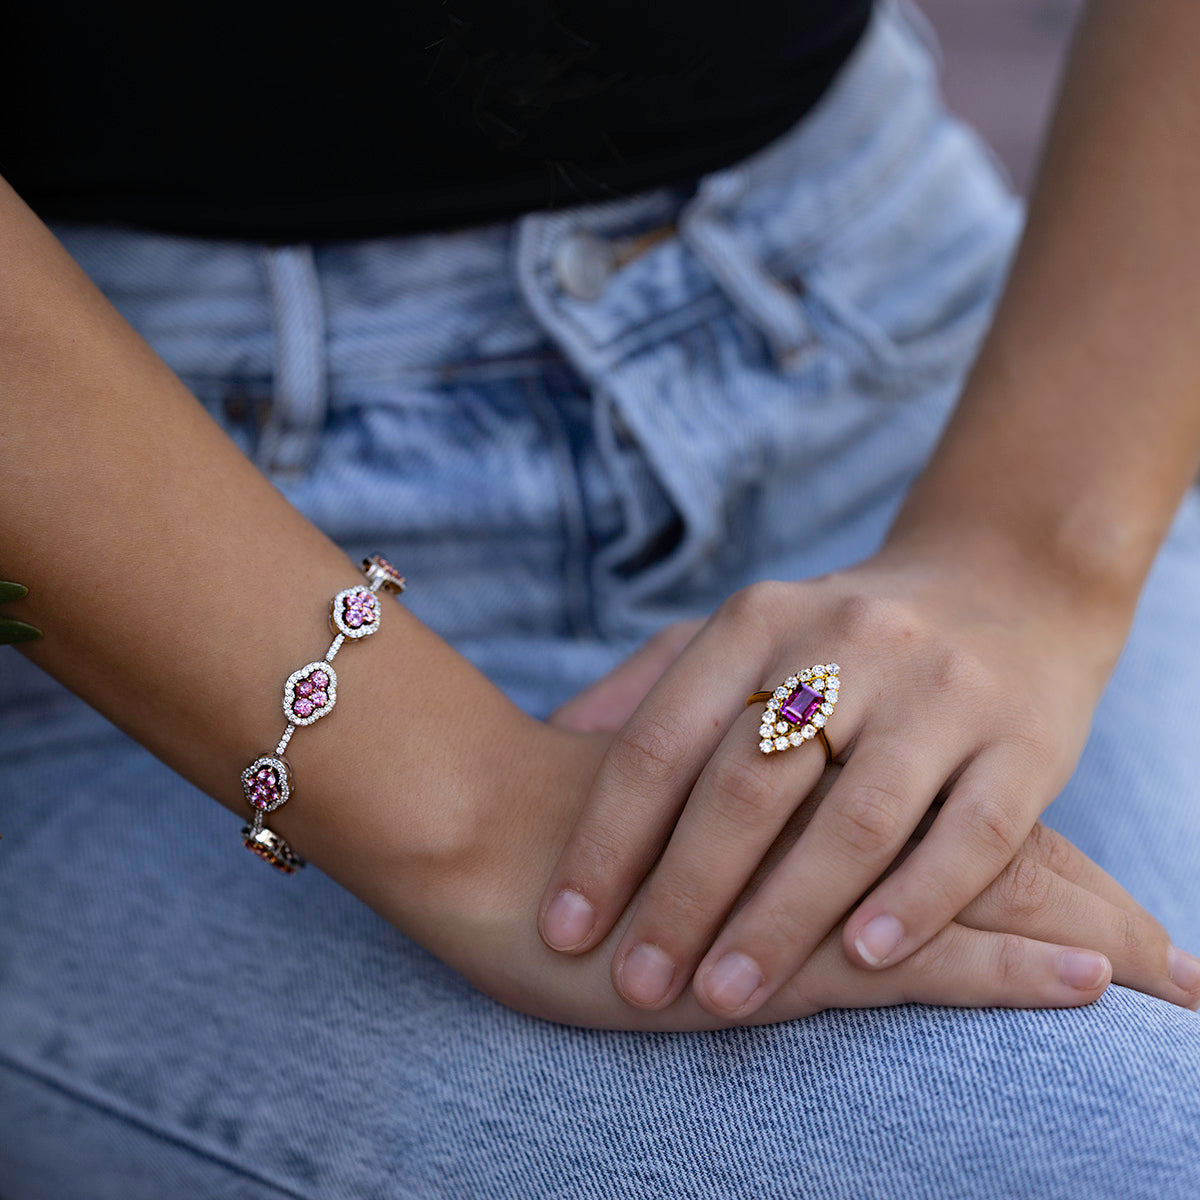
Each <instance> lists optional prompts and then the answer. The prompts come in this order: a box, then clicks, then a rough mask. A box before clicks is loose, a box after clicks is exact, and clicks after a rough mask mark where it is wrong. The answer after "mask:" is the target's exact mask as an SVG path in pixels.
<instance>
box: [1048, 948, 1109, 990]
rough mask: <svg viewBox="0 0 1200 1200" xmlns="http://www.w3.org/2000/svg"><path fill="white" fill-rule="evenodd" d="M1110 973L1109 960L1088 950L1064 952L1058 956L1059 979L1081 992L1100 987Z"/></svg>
mask: <svg viewBox="0 0 1200 1200" xmlns="http://www.w3.org/2000/svg"><path fill="white" fill-rule="evenodd" d="M1107 971H1108V960H1107V959H1106V958H1104V957H1103V955H1100V954H1092V953H1091V952H1090V951H1087V950H1064V951H1063V952H1062V953H1061V954H1060V955H1059V956H1058V977H1059V978H1060V979H1061V980H1062V981H1063V983H1066V984H1069V985H1070V986H1071V987H1073V988H1078V989H1079V990H1080V991H1081V992H1090V991H1092V990H1093V989H1094V988H1098V987H1099V986H1100V983H1101V981H1102V980H1103V979H1104V976H1105V973H1106V972H1107Z"/></svg>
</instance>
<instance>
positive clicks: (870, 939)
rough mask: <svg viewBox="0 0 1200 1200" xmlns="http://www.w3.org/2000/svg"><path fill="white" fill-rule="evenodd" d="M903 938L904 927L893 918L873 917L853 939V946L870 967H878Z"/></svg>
mask: <svg viewBox="0 0 1200 1200" xmlns="http://www.w3.org/2000/svg"><path fill="white" fill-rule="evenodd" d="M903 936H904V926H903V925H901V924H900V922H899V921H897V920H896V918H895V917H889V916H882V917H873V918H872V919H871V920H869V921H868V922H867V923H866V925H864V926H863V928H862V932H861V933H859V935H858V937H856V938H855V939H854V946H855V948H856V949H857V950H858V952H859V954H861V955H862V956H863V958H865V959H866V960H867V962H869V963H870V964H871V966H873V967H878V966H879V965H880V964H881V963H883V962H884V961H885V960H886V959H887V956H888V955H889V954H891V952H892V951H893V950H895V948H896V947H897V946H898V945H900V939H901V938H902V937H903Z"/></svg>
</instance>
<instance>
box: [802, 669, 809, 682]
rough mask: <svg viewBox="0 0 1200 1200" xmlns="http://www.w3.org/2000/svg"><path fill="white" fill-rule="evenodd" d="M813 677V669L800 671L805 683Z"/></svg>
mask: <svg viewBox="0 0 1200 1200" xmlns="http://www.w3.org/2000/svg"><path fill="white" fill-rule="evenodd" d="M811 678H812V672H811V671H808V670H804V671H801V672H800V679H801V681H802V682H805V683H807V682H808V680H810V679H811Z"/></svg>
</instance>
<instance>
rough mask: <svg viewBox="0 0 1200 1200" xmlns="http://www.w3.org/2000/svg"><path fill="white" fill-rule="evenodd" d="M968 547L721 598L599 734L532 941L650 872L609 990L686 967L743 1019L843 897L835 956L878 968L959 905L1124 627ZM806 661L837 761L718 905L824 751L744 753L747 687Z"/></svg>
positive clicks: (1017, 830)
mask: <svg viewBox="0 0 1200 1200" xmlns="http://www.w3.org/2000/svg"><path fill="white" fill-rule="evenodd" d="M975 566H977V564H974V563H969V564H968V563H963V564H960V563H957V562H955V561H952V560H951V561H946V562H940V561H938V560H936V559H934V558H931V559H930V560H929V561H922V560H921V559H920V558H919V557H917V556H915V555H913V554H908V555H901V554H899V553H892V554H881V555H879V556H877V557H876V558H875V559H872V560H870V561H868V562H866V563H864V564H862V565H860V566H858V567H855V568H853V569H851V570H847V571H844V572H839V573H836V574H832V575H828V576H824V577H821V578H818V579H814V580H809V581H805V582H800V583H775V582H771V583H762V584H757V585H754V586H752V587H750V588H747V589H745V590H743V591H741V592H739V593H737V594H735V595H734V596H733V597H732V598H731V599H730V600H729V601H728V602H727V603H726V604H724V605H723V606H722V607H721V609H719V610H718V612H717V613H716V614H714V616H713V617H712V618H710V619H709V621H707V622H706V623H705V624H704V625H703V627H702V628H701V629H700V630H699V632H696V633H695V635H694V636H693V637H691V639H690V641H688V642H687V644H686V646H685V647H684V649H683V651H682V653H680V654H679V656H678V658H677V659H676V660H675V661H674V662H672V663H671V665H670V666H669V667H667V669H666V671H665V673H664V674H663V675H662V677H661V678H660V679H659V680H658V681H657V682H656V683H655V684H654V685H653V686H652V687H651V688H650V690H649V692H648V694H647V695H646V696H645V698H644V699H643V700H642V702H641V703H640V704H639V705H638V706H637V709H636V711H635V712H634V713H633V715H632V716H631V717H630V718H629V720H628V721H627V723H626V724H625V725H624V726H623V728H621V729H620V731H619V732H618V733H617V735H616V737H615V738H614V740H613V742H612V745H611V747H610V748H609V750H608V752H607V754H606V755H605V757H604V759H603V761H602V763H601V765H600V769H599V771H598V772H597V775H596V779H595V781H594V783H593V785H592V788H591V791H590V795H589V797H588V800H587V802H586V804H585V807H584V810H583V812H582V813H581V815H580V818H579V820H578V822H577V823H576V826H575V828H574V830H573V831H572V834H571V837H570V839H569V841H568V843H567V847H566V849H565V851H564V853H563V855H562V857H561V859H560V860H559V862H558V864H557V865H556V866H555V868H554V870H553V872H552V873H551V878H550V883H549V885H548V887H547V889H546V891H545V893H544V896H543V899H542V903H541V908H540V914H541V922H540V923H541V929H542V933H543V936H544V938H545V940H546V941H547V944H548V945H551V946H553V947H556V948H558V949H560V950H564V951H568V952H570V953H573V954H581V953H584V952H586V951H588V950H591V949H593V948H594V947H596V946H597V945H598V944H599V942H600V941H601V940H602V939H604V938H606V937H607V936H608V935H609V933H610V931H611V930H612V929H613V926H614V924H615V922H616V920H617V918H618V916H619V915H620V914H621V913H622V912H623V911H624V910H625V908H626V906H627V905H628V904H629V903H630V900H631V898H632V897H633V895H634V892H635V889H637V887H638V886H639V884H640V883H641V882H642V880H643V879H646V877H647V875H648V874H649V878H648V879H647V882H646V886H645V888H644V891H643V893H642V895H641V896H640V898H639V899H638V901H637V903H636V904H635V905H634V906H633V910H632V919H631V920H630V922H629V924H628V928H627V929H626V931H625V932H624V934H623V936H622V938H621V939H620V941H619V944H618V945H617V947H616V951H615V955H614V959H613V981H614V984H615V986H616V987H617V989H618V991H619V992H620V993H621V994H622V995H623V996H624V997H625V999H626V1000H628V1001H629V1002H630V1003H631V1004H634V1005H636V1006H638V1007H641V1008H658V1007H662V1006H665V1005H669V1004H671V1003H673V1002H674V1001H675V1000H676V998H677V997H678V996H679V995H680V994H681V993H682V991H683V989H684V988H685V987H686V986H687V984H688V982H689V980H691V979H692V978H693V974H694V976H695V983H694V991H695V994H696V996H697V998H698V999H699V1001H700V1003H701V1004H703V1005H704V1007H706V1008H707V1009H708V1010H709V1011H710V1012H712V1013H713V1014H714V1015H720V1016H726V1017H738V1018H745V1017H747V1016H748V1015H749V1014H751V1013H753V1012H754V1011H755V1010H756V1009H757V1008H758V1007H759V1006H760V1005H761V1004H763V1003H764V1002H765V1001H766V1000H767V999H768V998H769V997H770V996H771V995H772V994H773V993H774V992H775V991H776V989H777V988H779V987H780V986H782V985H783V984H784V982H785V981H787V980H789V979H791V978H792V977H793V976H794V975H795V974H796V972H797V971H798V970H799V969H800V968H801V966H802V965H803V964H804V963H805V962H806V960H807V959H808V958H809V956H810V955H811V954H812V953H813V952H814V951H815V950H816V949H817V947H818V946H820V945H822V944H823V943H824V941H825V939H826V938H827V936H828V934H829V933H830V931H831V930H832V929H833V928H834V926H835V925H836V924H837V923H838V922H839V921H840V920H841V919H842V918H843V917H844V916H845V914H846V913H848V912H850V913H851V915H850V916H849V918H848V919H847V920H846V921H845V925H844V929H843V943H844V949H845V952H846V954H847V956H848V957H849V959H850V961H851V962H853V963H855V964H856V965H858V966H860V967H866V968H877V967H880V966H892V965H894V964H896V963H899V962H901V961H903V960H904V959H906V958H908V957H909V956H910V955H912V954H914V952H916V951H918V950H919V949H920V948H921V947H923V946H926V945H927V944H928V943H929V942H930V940H931V939H933V938H935V937H936V936H937V935H938V934H939V932H940V931H941V930H943V929H945V928H946V926H947V924H948V923H949V922H950V921H951V920H953V919H954V918H955V916H956V914H958V913H960V912H963V911H964V910H966V909H968V908H969V906H970V905H971V904H972V903H973V902H974V901H975V900H976V898H977V897H979V896H980V894H981V893H982V892H984V890H985V889H986V888H987V887H988V885H989V884H990V883H991V882H992V881H993V880H995V879H997V877H999V876H1000V875H1001V873H1002V872H1004V871H1005V869H1006V868H1008V867H1009V866H1010V864H1012V863H1013V862H1014V860H1015V859H1016V857H1017V855H1018V852H1019V851H1020V849H1021V847H1022V845H1023V844H1024V843H1025V840H1026V838H1027V837H1028V836H1029V834H1030V832H1031V830H1032V829H1033V826H1034V822H1035V821H1036V819H1037V817H1038V815H1039V814H1040V812H1041V811H1042V810H1043V809H1044V808H1045V807H1046V805H1048V804H1049V803H1050V801H1051V800H1053V799H1054V797H1055V796H1056V795H1057V794H1058V792H1059V791H1060V790H1061V788H1062V786H1063V785H1064V784H1065V782H1066V781H1067V779H1068V778H1069V776H1070V774H1071V772H1072V771H1073V769H1074V767H1075V764H1076V762H1077V760H1078V757H1079V753H1080V751H1081V749H1082V746H1083V742H1084V739H1085V737H1086V734H1087V730H1088V727H1089V725H1090V721H1091V716H1092V712H1093V710H1094V707H1095V704H1096V701H1097V699H1098V697H1099V695H1100V692H1101V690H1102V688H1103V686H1104V684H1105V682H1106V680H1107V678H1108V675H1109V673H1110V671H1111V668H1112V665H1113V663H1114V662H1115V659H1116V656H1117V654H1118V653H1119V651H1120V647H1121V644H1122V642H1123V639H1124V635H1125V632H1126V630H1125V627H1124V626H1123V625H1121V623H1120V622H1118V621H1112V622H1109V621H1108V620H1107V619H1106V618H1105V617H1104V616H1102V615H1101V614H1100V613H1099V612H1097V613H1092V612H1089V611H1086V610H1081V609H1079V608H1077V607H1076V608H1072V607H1068V606H1067V605H1066V604H1065V603H1062V602H1061V597H1060V595H1059V594H1058V593H1057V592H1056V591H1055V590H1054V586H1053V585H1052V584H1051V583H1049V582H1048V581H1047V580H1044V579H1038V578H1034V577H1032V575H1031V574H1029V573H1026V574H1024V575H1022V574H1021V573H1019V572H1015V571H1011V572H1003V571H994V572H982V573H976V571H975V570H973V569H972V568H973V567H975ZM690 632H691V631H690V630H688V629H685V630H684V631H682V633H681V634H680V637H681V638H682V637H683V636H684V635H686V634H688V633H690ZM664 641H666V642H668V643H669V641H670V638H669V636H668V637H666V638H664ZM664 654H665V652H664ZM826 660H829V661H833V660H836V661H837V662H838V663H839V664H840V666H841V677H842V679H843V681H844V686H843V689H842V696H841V702H840V704H839V705H838V706H837V709H836V712H835V714H834V716H833V717H832V718H831V720H830V722H829V725H828V727H827V732H828V735H829V737H830V740H831V742H832V744H833V746H834V749H835V751H836V752H837V753H838V760H839V761H840V762H844V763H845V770H844V772H843V773H842V774H841V776H840V777H839V779H838V781H837V783H836V784H835V785H834V787H833V789H832V790H831V792H830V794H829V797H828V799H827V801H826V802H825V803H824V804H822V805H821V807H820V808H819V810H818V811H817V812H816V813H815V814H814V816H813V820H812V823H811V826H810V827H809V828H808V829H806V831H805V833H804V836H803V837H801V838H800V839H799V840H798V841H797V843H796V845H795V846H794V847H793V848H792V849H791V850H790V851H789V853H788V854H787V855H786V856H785V858H783V859H782V860H781V861H780V862H778V864H777V865H776V867H775V869H774V870H773V871H772V872H771V874H770V876H769V877H768V878H767V879H765V880H764V881H763V883H762V885H761V886H760V887H759V888H758V890H757V892H756V894H755V897H754V899H753V901H752V902H750V903H748V904H746V905H745V906H744V907H742V908H741V909H739V910H738V911H736V912H734V911H733V906H734V902H735V900H736V899H737V897H738V896H739V894H740V893H741V892H742V890H743V888H744V887H745V886H746V883H747V881H748V880H749V879H750V877H751V875H752V874H753V872H754V871H755V869H756V867H757V866H758V864H759V863H760V862H761V861H762V859H763V856H764V854H765V853H766V851H767V848H768V847H769V846H770V845H771V844H772V842H773V841H774V840H775V838H776V836H777V835H778V833H779V831H780V829H781V828H782V827H783V825H784V823H785V822H786V821H787V820H788V818H789V817H790V815H791V814H792V812H793V810H794V809H795V807H796V805H797V802H798V801H799V800H800V799H802V798H803V797H804V796H806V795H807V794H808V793H809V792H810V790H811V789H812V788H813V786H814V784H815V783H816V782H817V780H818V778H819V777H820V775H821V773H822V771H823V770H824V761H823V755H822V754H821V752H820V748H819V747H815V748H811V749H810V748H807V747H804V746H801V747H799V748H796V749H794V750H793V752H792V753H776V754H772V755H770V756H768V755H765V754H762V753H761V752H760V751H759V749H758V742H759V733H758V726H759V722H760V719H761V715H762V710H761V708H758V707H757V706H756V707H755V708H754V709H753V710H749V711H743V703H744V700H745V697H746V695H747V694H748V693H750V692H753V691H757V690H759V689H762V688H774V687H775V686H777V685H778V684H780V683H782V681H783V680H784V679H785V678H786V677H787V676H789V675H792V674H793V673H794V672H796V671H797V670H799V669H800V668H802V667H805V666H808V665H809V664H811V663H813V662H817V661H826ZM585 707H586V706H585V705H581V706H577V711H576V715H577V717H578V716H580V715H582V714H581V711H580V709H581V708H585ZM564 718H566V719H569V718H570V713H569V710H567V709H564V712H563V713H561V714H559V719H560V720H561V719H564ZM939 797H940V798H944V804H943V805H942V806H941V809H940V812H939V814H938V816H937V818H936V820H935V821H934V822H933V823H932V826H931V827H930V829H929V831H928V833H927V835H926V836H925V837H923V838H922V839H921V841H920V844H919V845H918V846H917V847H916V848H915V850H914V851H913V853H912V854H911V855H910V856H909V857H908V858H907V860H906V861H905V862H904V864H903V866H902V867H901V868H900V869H898V870H895V871H894V872H892V873H888V871H889V868H890V867H892V866H893V865H894V864H895V863H896V860H897V858H898V856H899V855H900V854H901V852H902V851H903V850H904V849H905V847H906V845H907V844H908V842H909V839H910V837H911V836H912V835H913V833H914V831H915V830H916V829H917V827H918V824H919V822H921V820H922V818H923V817H924V815H925V814H926V812H927V811H928V810H929V808H930V806H931V804H933V802H934V801H935V799H937V798H939ZM664 846H665V850H664V849H663V847H664ZM660 853H661V859H660V860H659V861H658V862H657V864H656V865H655V859H657V858H658V857H659V855H660ZM652 865H653V866H654V869H653V872H652V873H650V871H651V867H652ZM864 895H865V899H864V898H863V897H864ZM851 910H853V911H851ZM1083 944H1086V939H1083ZM1165 953H1166V952H1165V951H1164V956H1165ZM727 956H728V957H727ZM1161 965H1162V967H1163V969H1165V967H1166V962H1165V957H1164V962H1163V963H1162V964H1161Z"/></svg>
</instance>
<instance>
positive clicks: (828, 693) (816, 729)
mask: <svg viewBox="0 0 1200 1200" xmlns="http://www.w3.org/2000/svg"><path fill="white" fill-rule="evenodd" d="M840 687H841V679H840V677H839V675H838V665H837V663H817V664H816V665H815V666H811V667H807V668H805V669H804V670H803V671H797V672H796V674H795V675H789V676H788V677H787V679H785V680H784V681H783V683H782V684H780V686H779V687H777V688H776V689H775V690H774V691H773V692H755V693H754V695H753V696H750V697H749V698H748V699H747V700H746V704H747V705H751V704H757V703H759V702H761V701H763V700H765V701H766V702H767V707H766V711H765V712H764V713H763V719H762V724H761V725H760V726H759V727H758V736H759V739H760V740H759V743H758V748H759V749H760V750H761V751H762V752H763V753H764V754H775V753H776V752H778V751H782V750H790V749H791V748H792V747H793V746H800V745H803V744H804V743H805V742H808V741H811V740H812V739H813V738H815V737H819V738H820V739H821V741H822V742H824V743H825V755H826V758H828V759H831V760H832V758H833V750H832V748H831V747H830V745H829V739H828V738H827V737H826V736H825V724H826V722H827V721H828V720H829V718H830V717H832V716H833V710H834V707H835V706H836V705H837V700H838V689H839V688H840Z"/></svg>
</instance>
